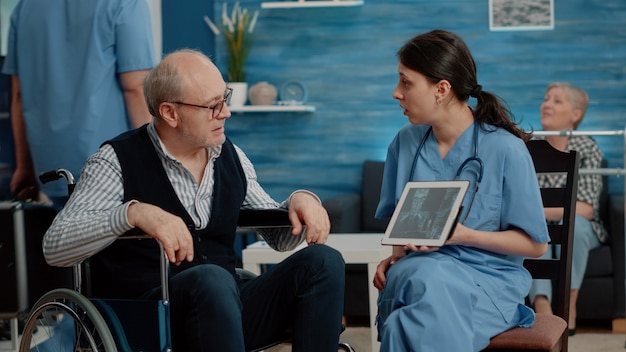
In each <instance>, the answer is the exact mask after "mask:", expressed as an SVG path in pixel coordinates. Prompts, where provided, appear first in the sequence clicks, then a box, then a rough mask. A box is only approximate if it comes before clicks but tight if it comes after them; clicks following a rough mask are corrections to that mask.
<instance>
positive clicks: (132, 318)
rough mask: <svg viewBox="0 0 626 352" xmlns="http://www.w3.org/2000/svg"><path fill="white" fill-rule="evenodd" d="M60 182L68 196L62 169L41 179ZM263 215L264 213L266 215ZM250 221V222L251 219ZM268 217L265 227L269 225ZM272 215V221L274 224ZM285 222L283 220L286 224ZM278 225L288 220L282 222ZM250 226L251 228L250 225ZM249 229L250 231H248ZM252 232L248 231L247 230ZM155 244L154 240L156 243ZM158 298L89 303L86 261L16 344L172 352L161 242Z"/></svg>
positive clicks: (40, 305)
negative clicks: (69, 283) (71, 280)
mask: <svg viewBox="0 0 626 352" xmlns="http://www.w3.org/2000/svg"><path fill="white" fill-rule="evenodd" d="M61 178H64V179H65V180H66V182H67V185H68V194H71V193H72V191H73V189H74V178H73V176H72V175H71V173H70V172H69V171H67V170H65V169H56V170H51V171H48V172H44V173H42V174H41V175H40V180H41V181H42V182H43V183H47V182H50V181H54V180H58V179H61ZM265 215H267V214H265ZM247 217H248V220H246V221H248V222H249V221H250V218H249V216H247ZM267 219H268V218H267V216H265V219H264V220H263V222H264V223H263V226H267V225H268V220H267ZM276 219H277V218H276V215H274V216H273V218H272V216H270V220H269V221H270V222H276V221H277V220H276ZM285 219H286V220H285ZM278 221H281V222H282V223H285V221H288V219H287V218H286V217H285V218H283V219H281V220H278ZM248 225H249V224H248ZM246 227H248V226H246ZM250 227H252V226H250ZM118 240H152V239H151V238H149V237H148V236H146V235H138V236H123V237H120V239H118ZM157 243H158V241H157ZM158 244H159V248H160V250H161V255H160V271H161V282H162V285H161V298H160V299H159V300H140V299H129V300H124V299H95V298H87V296H89V295H83V293H82V292H83V291H88V288H89V285H90V283H89V281H90V280H91V278H90V277H89V275H88V271H89V269H88V265H89V264H88V261H86V262H83V263H80V264H77V265H75V266H74V268H73V271H74V272H73V279H74V283H73V284H74V289H67V288H58V289H54V290H52V291H49V292H48V293H46V294H44V295H43V296H42V297H41V298H39V299H38V300H37V301H36V302H35V303H34V304H33V306H32V308H31V310H30V314H29V316H28V318H27V320H26V323H25V326H24V330H23V332H22V336H21V341H20V345H19V351H20V352H27V351H46V352H56V351H59V352H60V351H64V352H65V351H75V352H96V351H103V352H117V351H124V352H126V351H161V352H171V351H172V341H171V334H170V325H169V324H170V321H169V317H170V309H169V308H170V307H169V290H168V282H169V261H168V260H167V258H166V256H165V253H164V250H163V247H162V245H161V244H160V243H158ZM237 274H238V275H239V276H240V277H241V278H242V279H243V280H246V279H251V278H253V277H254V276H255V274H253V273H250V272H247V271H245V270H243V269H240V268H238V269H237ZM290 336H291V335H290V333H289V332H286V333H285V338H284V339H282V340H280V341H276V342H275V343H272V344H270V345H268V346H265V347H263V348H260V349H256V350H254V351H250V352H257V351H263V350H265V349H268V348H271V347H273V346H276V345H279V344H282V343H288V342H289V340H290ZM338 351H346V352H355V350H354V348H352V346H350V345H349V344H348V343H345V342H339V344H338Z"/></svg>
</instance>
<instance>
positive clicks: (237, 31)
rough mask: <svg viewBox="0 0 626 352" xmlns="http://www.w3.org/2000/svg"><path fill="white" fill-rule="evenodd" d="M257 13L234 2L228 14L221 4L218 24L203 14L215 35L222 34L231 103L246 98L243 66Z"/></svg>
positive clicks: (250, 43)
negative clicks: (230, 89)
mask: <svg viewBox="0 0 626 352" xmlns="http://www.w3.org/2000/svg"><path fill="white" fill-rule="evenodd" d="M258 15H259V11H258V10H257V11H254V13H250V12H249V11H248V9H245V8H242V7H241V6H239V2H235V5H234V6H233V9H232V11H231V12H230V16H229V15H228V9H227V4H226V3H223V4H222V23H221V24H220V25H219V26H218V25H216V24H215V23H214V22H213V21H211V19H210V18H209V17H208V16H204V21H205V22H206V23H207V25H208V26H209V28H210V29H211V31H213V33H214V34H215V35H216V36H219V35H220V34H223V35H224V39H225V42H226V47H227V49H228V71H227V73H228V81H229V83H228V86H229V87H231V88H233V96H232V98H231V105H243V104H244V103H245V101H246V98H247V91H248V84H247V83H246V74H245V71H244V66H245V64H246V60H247V58H248V53H249V52H250V48H251V46H252V41H253V34H254V26H255V24H256V20H257V17H258ZM236 90H238V91H236ZM239 90H242V91H239Z"/></svg>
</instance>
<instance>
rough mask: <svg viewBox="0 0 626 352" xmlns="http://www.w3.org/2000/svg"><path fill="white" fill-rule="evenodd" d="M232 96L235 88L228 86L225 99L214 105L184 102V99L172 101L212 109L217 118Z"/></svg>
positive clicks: (214, 116) (213, 115)
mask: <svg viewBox="0 0 626 352" xmlns="http://www.w3.org/2000/svg"><path fill="white" fill-rule="evenodd" d="M232 96H233V89H232V88H226V90H225V91H224V99H222V100H220V101H218V102H217V103H216V104H215V105H213V106H206V105H198V104H190V103H184V102H182V101H174V102H172V103H174V104H180V105H187V106H193V107H194V108H200V109H205V110H206V109H210V110H212V111H213V114H212V115H211V116H212V117H213V118H217V117H218V116H220V113H221V112H222V109H223V108H224V104H228V103H230V98H231V97H232Z"/></svg>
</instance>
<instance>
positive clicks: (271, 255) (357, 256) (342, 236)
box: [242, 233, 391, 351]
mask: <svg viewBox="0 0 626 352" xmlns="http://www.w3.org/2000/svg"><path fill="white" fill-rule="evenodd" d="M382 237H383V234H381V233H334V234H331V235H330V236H329V237H328V241H327V242H326V244H327V245H329V246H331V247H333V248H335V249H336V250H338V251H339V252H341V254H342V256H343V259H344V260H345V262H346V264H367V277H368V287H369V289H368V295H369V310H370V338H371V342H372V351H378V350H379V343H378V341H377V336H378V332H377V330H376V325H375V321H376V312H377V311H378V306H377V304H376V300H377V299H378V290H377V289H376V288H375V287H374V285H373V284H372V282H371V280H372V279H373V278H374V274H375V273H376V266H377V265H378V263H380V261H381V260H383V259H384V258H387V257H388V256H390V255H391V247H390V246H382V245H381V244H380V240H381V239H382ZM300 248H304V246H303V245H301V246H300V247H298V248H296V249H295V250H293V251H289V252H277V251H275V250H273V249H271V248H270V247H269V246H268V245H267V243H265V242H264V241H259V242H255V243H253V244H251V245H248V246H247V247H246V248H245V249H244V250H243V251H242V261H243V268H244V269H246V270H249V271H251V272H253V273H255V274H257V275H258V274H260V273H261V265H263V264H276V263H279V262H281V261H282V260H283V259H285V258H287V257H288V256H289V255H291V254H292V253H293V252H295V251H297V250H299V249H300Z"/></svg>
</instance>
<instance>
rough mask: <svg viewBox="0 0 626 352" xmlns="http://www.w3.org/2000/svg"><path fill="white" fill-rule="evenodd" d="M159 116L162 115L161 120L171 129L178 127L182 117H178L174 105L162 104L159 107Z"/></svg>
mask: <svg viewBox="0 0 626 352" xmlns="http://www.w3.org/2000/svg"><path fill="white" fill-rule="evenodd" d="M159 114H160V115H161V120H163V122H165V123H167V124H168V125H170V126H171V127H176V126H177V125H178V123H179V119H180V116H179V115H178V110H176V107H175V106H174V103H161V105H159Z"/></svg>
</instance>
